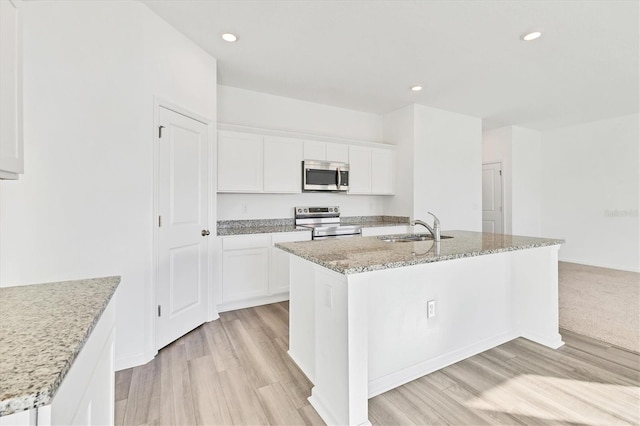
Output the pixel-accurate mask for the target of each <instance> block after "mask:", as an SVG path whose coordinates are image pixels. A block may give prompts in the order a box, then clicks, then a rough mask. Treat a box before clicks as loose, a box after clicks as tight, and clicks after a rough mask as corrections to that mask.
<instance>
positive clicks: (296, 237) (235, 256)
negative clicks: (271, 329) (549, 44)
mask: <svg viewBox="0 0 640 426" xmlns="http://www.w3.org/2000/svg"><path fill="white" fill-rule="evenodd" d="M309 240H311V231H295V232H278V233H273V234H252V235H237V236H228V237H222V283H221V288H222V289H221V290H222V291H221V292H220V293H221V300H220V301H219V303H218V311H219V312H224V311H229V310H233V309H241V308H247V307H250V306H258V305H264V304H267V303H274V302H279V301H283V300H288V299H289V255H288V254H287V253H285V252H283V251H282V250H279V249H276V248H274V247H273V245H274V244H276V243H281V242H291V241H309Z"/></svg>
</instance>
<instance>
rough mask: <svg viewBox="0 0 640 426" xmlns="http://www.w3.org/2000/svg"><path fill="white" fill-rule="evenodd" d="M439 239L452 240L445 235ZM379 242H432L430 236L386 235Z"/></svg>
mask: <svg viewBox="0 0 640 426" xmlns="http://www.w3.org/2000/svg"><path fill="white" fill-rule="evenodd" d="M440 238H441V239H443V240H446V239H448V238H453V237H450V236H447V235H441V236H440ZM378 239H379V240H381V241H384V242H387V243H415V242H417V241H433V237H432V236H431V235H416V234H413V235H397V236H395V235H391V236H389V235H387V236H384V237H378Z"/></svg>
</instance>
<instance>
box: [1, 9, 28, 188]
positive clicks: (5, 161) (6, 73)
mask: <svg viewBox="0 0 640 426" xmlns="http://www.w3.org/2000/svg"><path fill="white" fill-rule="evenodd" d="M20 6H21V4H20V1H18V0H1V1H0V179H18V175H19V174H20V173H23V172H24V157H23V140H22V21H21V11H20Z"/></svg>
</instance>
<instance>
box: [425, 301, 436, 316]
mask: <svg viewBox="0 0 640 426" xmlns="http://www.w3.org/2000/svg"><path fill="white" fill-rule="evenodd" d="M435 316H436V301H435V300H429V301H428V302H427V318H433V317H435Z"/></svg>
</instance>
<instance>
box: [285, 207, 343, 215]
mask: <svg viewBox="0 0 640 426" xmlns="http://www.w3.org/2000/svg"><path fill="white" fill-rule="evenodd" d="M294 212H295V216H296V217H338V216H340V207H338V206H330V207H294Z"/></svg>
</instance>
